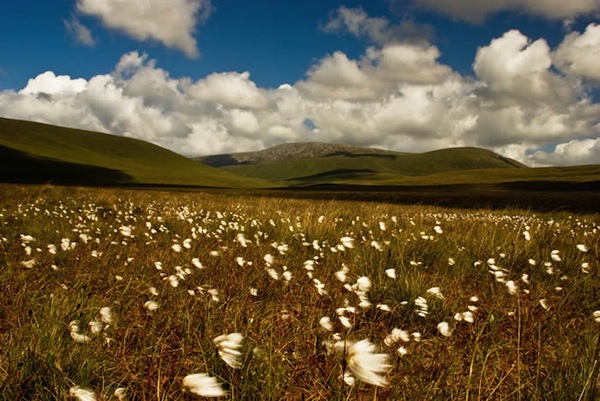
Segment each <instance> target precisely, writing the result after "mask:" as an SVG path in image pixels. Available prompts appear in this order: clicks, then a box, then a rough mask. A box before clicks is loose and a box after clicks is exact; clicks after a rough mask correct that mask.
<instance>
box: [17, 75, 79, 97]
mask: <svg viewBox="0 0 600 401" xmlns="http://www.w3.org/2000/svg"><path fill="white" fill-rule="evenodd" d="M86 85H87V82H86V80H85V79H82V78H79V79H71V77H69V76H68V75H59V76H56V75H54V73H53V72H52V71H47V72H45V73H43V74H40V75H38V76H37V77H35V78H33V79H30V80H29V81H28V82H27V86H25V88H23V89H22V90H21V91H20V92H19V93H21V94H24V95H35V94H38V93H44V94H47V95H56V94H61V93H79V92H81V91H83V90H85V88H86Z"/></svg>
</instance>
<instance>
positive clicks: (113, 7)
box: [77, 0, 212, 58]
mask: <svg viewBox="0 0 600 401" xmlns="http://www.w3.org/2000/svg"><path fill="white" fill-rule="evenodd" d="M211 9H212V6H211V2H210V0H77V11H79V12H80V13H83V14H87V15H92V16H95V17H98V18H100V20H101V21H102V23H103V24H104V26H105V27H107V28H109V29H117V30H120V31H122V32H124V33H126V34H128V35H130V36H132V37H133V38H135V39H138V40H156V41H159V42H161V43H162V44H164V45H165V46H167V47H173V48H176V49H179V50H181V51H183V52H184V53H185V54H186V55H187V56H189V57H194V58H195V57H198V56H199V55H200V53H199V51H198V49H197V45H196V39H195V38H194V36H193V35H194V31H195V29H196V25H197V24H198V23H199V22H202V21H204V20H205V19H206V18H208V15H209V14H210V12H211Z"/></svg>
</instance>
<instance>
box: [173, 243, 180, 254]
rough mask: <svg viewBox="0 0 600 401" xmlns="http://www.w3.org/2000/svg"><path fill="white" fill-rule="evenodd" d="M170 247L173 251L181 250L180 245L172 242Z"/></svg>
mask: <svg viewBox="0 0 600 401" xmlns="http://www.w3.org/2000/svg"><path fill="white" fill-rule="evenodd" d="M171 249H173V250H174V251H175V252H178V253H179V252H181V245H179V244H173V246H171Z"/></svg>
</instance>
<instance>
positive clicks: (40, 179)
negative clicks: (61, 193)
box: [0, 146, 134, 186]
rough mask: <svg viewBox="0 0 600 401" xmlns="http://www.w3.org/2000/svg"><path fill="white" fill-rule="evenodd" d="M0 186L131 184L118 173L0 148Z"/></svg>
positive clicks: (131, 182)
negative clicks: (13, 184) (20, 184)
mask: <svg viewBox="0 0 600 401" xmlns="http://www.w3.org/2000/svg"><path fill="white" fill-rule="evenodd" d="M0 182H6V183H26V184H39V183H53V184H59V185H86V186H101V185H128V184H133V183H134V180H133V178H132V177H131V176H129V175H128V174H125V173H123V172H122V171H119V170H112V169H108V168H102V167H96V166H87V165H84V164H77V163H69V162H63V161H59V160H55V159H44V158H38V157H35V156H33V155H30V154H28V153H25V152H21V151H18V150H15V149H12V148H8V147H5V146H0Z"/></svg>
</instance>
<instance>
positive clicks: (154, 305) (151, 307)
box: [144, 301, 159, 314]
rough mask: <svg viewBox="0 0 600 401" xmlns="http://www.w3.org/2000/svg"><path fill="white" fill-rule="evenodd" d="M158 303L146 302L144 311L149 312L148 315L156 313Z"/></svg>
mask: <svg viewBox="0 0 600 401" xmlns="http://www.w3.org/2000/svg"><path fill="white" fill-rule="evenodd" d="M158 306H159V305H158V303H157V302H156V301H146V303H145V304H144V309H146V311H148V314H152V313H154V311H155V310H157V309H158Z"/></svg>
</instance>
